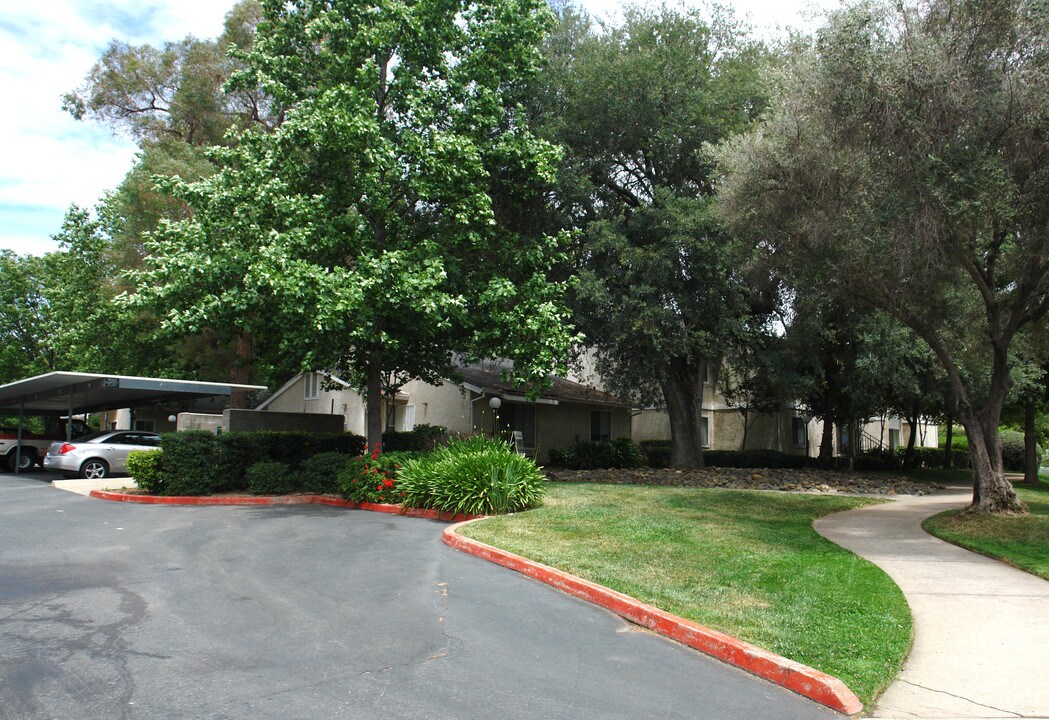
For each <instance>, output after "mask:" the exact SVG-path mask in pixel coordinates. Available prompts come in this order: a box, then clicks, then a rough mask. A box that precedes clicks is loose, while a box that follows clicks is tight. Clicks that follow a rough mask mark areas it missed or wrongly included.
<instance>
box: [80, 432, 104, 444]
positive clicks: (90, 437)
mask: <svg viewBox="0 0 1049 720" xmlns="http://www.w3.org/2000/svg"><path fill="white" fill-rule="evenodd" d="M108 433H109V431H108V430H107V431H106V432H93V433H88V434H87V435H81V436H80V437H75V438H73V442H90V441H92V440H94V439H95V438H98V437H101V436H102V435H107V434H108Z"/></svg>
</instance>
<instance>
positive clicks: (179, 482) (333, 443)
mask: <svg viewBox="0 0 1049 720" xmlns="http://www.w3.org/2000/svg"><path fill="white" fill-rule="evenodd" d="M364 445H365V439H364V438H362V437H360V436H359V435H353V434H351V433H307V432H272V431H261V432H236V433H225V434H222V435H213V434H211V433H210V432H207V431H204V430H190V431H183V432H175V433H165V434H164V435H162V436H161V439H160V447H161V449H162V450H163V452H164V462H163V470H162V472H161V477H160V483H159V487H158V488H157V489H156V492H159V494H162V495H209V494H211V493H215V492H224V491H235V492H242V491H247V490H250V482H249V479H248V477H247V470H248V468H249V467H251V466H252V465H255V464H256V463H260V462H267V461H269V462H279V463H284V464H285V465H287V466H288V468H289V471H290V472H292V473H296V474H297V473H298V472H299V470H300V468H301V466H302V465H303V463H304V462H305V461H306V460H308V459H309V458H311V457H313V456H315V455H318V454H320V453H326V452H337V453H341V454H344V455H348V456H355V455H360V454H361V453H363V452H364ZM297 485H298V481H297V480H294V479H293V480H292V486H293V487H294V486H297Z"/></svg>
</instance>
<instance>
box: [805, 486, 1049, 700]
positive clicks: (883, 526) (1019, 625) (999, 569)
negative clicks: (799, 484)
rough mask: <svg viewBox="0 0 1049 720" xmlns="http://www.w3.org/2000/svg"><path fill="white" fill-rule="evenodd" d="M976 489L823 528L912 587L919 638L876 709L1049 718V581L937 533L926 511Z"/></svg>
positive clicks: (965, 499)
mask: <svg viewBox="0 0 1049 720" xmlns="http://www.w3.org/2000/svg"><path fill="white" fill-rule="evenodd" d="M971 498H972V493H971V490H969V489H968V488H966V489H961V488H952V489H950V490H947V491H944V492H941V493H937V494H935V495H927V496H924V497H916V496H901V497H900V498H899V499H897V500H896V501H895V502H892V503H886V504H884V505H875V506H872V507H866V508H861V509H859V510H850V511H848V512H843V513H837V514H835V515H828V516H827V517H824V518H821V519H819V520H818V521H816V524H815V527H816V530H817V532H819V533H820V534H821V535H823V536H824V537H826V538H828V539H829V540H832V541H834V542H835V543H837V544H839V545H841V546H842V547H845V548H847V549H849V550H851V551H852V552H854V553H856V554H857V555H859V556H861V557H864V558H866V559H868V560H870V561H871V562H873V563H874V564H876V565H878V566H879V567H881V568H882V569H883V570H885V572H886V573H888V574H889V576H890V577H892V579H893V580H894V581H895V582H896V584H897V585H899V587H900V589H901V590H903V594H904V596H906V598H907V602H908V603H909V604H910V607H911V613H912V615H913V617H914V645H913V647H912V648H911V652H910V655H909V656H908V658H907V661H906V662H905V663H904V667H903V671H902V672H901V673H900V675H899V677H898V678H897V679H896V681H895V682H894V683H893V684H892V685H890V686H889V688H888V690H886V692H885V693H884V694H883V695H882V696H881V698H880V699H879V700H878V702H877V704H876V706H875V707H874V709H873V710H872V711H871V712H870V717H875V718H901V719H903V718H936V719H937V720H939V719H945V718H952V719H953V718H1008V717H1023V718H1049V582H1047V581H1045V580H1042V579H1041V578H1038V577H1035V576H1034V575H1030V574H1028V573H1025V572H1023V571H1021V570H1016V569H1015V568H1012V567H1010V566H1008V565H1006V564H1004V563H1001V562H998V561H996V560H991V559H989V558H986V557H983V556H982V555H977V554H975V553H971V552H969V551H967V550H963V549H961V548H958V547H955V546H954V545H951V544H949V543H946V542H943V541H941V540H938V539H936V538H934V537H932V536H930V535H928V534H927V533H925V532H924V531H923V530H922V529H921V522H922V520H924V519H925V518H926V517H929V516H930V515H934V514H936V513H938V512H941V511H943V510H947V509H950V508H954V507H963V506H965V505H968V504H969V502H970V501H971Z"/></svg>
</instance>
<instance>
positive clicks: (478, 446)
mask: <svg viewBox="0 0 1049 720" xmlns="http://www.w3.org/2000/svg"><path fill="white" fill-rule="evenodd" d="M545 485H546V478H545V477H544V476H543V473H542V471H541V470H540V469H539V468H538V467H537V466H536V464H535V463H534V462H532V461H531V460H529V459H528V458H526V457H522V456H521V455H519V454H518V453H517V452H515V451H514V449H513V447H512V446H511V445H510V444H509V443H507V442H503V441H501V440H495V439H492V438H486V437H473V438H468V439H465V440H452V441H451V442H449V443H448V444H447V445H444V446H442V447H439V448H437V449H436V450H434V451H433V452H431V453H429V454H428V455H425V456H423V457H420V458H416V459H414V460H410V461H408V462H406V463H405V464H404V467H403V468H402V469H401V470H400V472H399V473H398V484H397V489H398V491H399V492H400V493H401V495H402V498H401V503H402V504H403V505H405V506H407V507H418V508H431V509H434V510H440V511H443V512H452V513H464V514H467V515H489V514H496V513H507V512H515V511H518V510H526V509H528V508H533V507H537V506H538V505H541V504H542V501H543V495H544V493H545V492H546V487H545Z"/></svg>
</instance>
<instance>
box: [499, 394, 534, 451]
mask: <svg viewBox="0 0 1049 720" xmlns="http://www.w3.org/2000/svg"><path fill="white" fill-rule="evenodd" d="M499 418H500V421H501V426H502V428H503V432H504V433H506V434H507V435H509V434H510V433H513V432H519V433H521V447H522V448H528V449H535V405H526V404H524V403H503V406H502V407H501V408H500V409H499Z"/></svg>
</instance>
